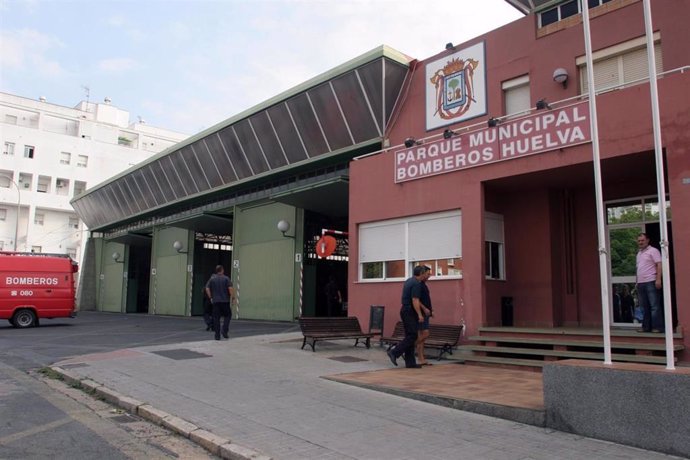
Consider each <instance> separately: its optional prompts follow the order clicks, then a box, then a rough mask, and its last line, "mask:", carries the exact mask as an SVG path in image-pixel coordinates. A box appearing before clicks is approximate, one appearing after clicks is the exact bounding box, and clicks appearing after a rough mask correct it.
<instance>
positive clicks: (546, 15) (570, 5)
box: [539, 0, 611, 27]
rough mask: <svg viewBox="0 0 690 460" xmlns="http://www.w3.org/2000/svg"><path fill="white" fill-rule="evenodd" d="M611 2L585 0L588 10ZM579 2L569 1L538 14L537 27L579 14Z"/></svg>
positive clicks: (606, 0)
mask: <svg viewBox="0 0 690 460" xmlns="http://www.w3.org/2000/svg"><path fill="white" fill-rule="evenodd" d="M610 1H611V0H587V3H588V5H589V8H590V9H592V8H595V7H597V6H599V5H603V4H604V3H608V2H610ZM580 11H581V10H580V2H579V0H569V1H565V2H562V3H561V4H560V5H557V6H554V7H553V8H549V9H548V10H545V11H542V12H541V13H539V27H544V26H548V25H549V24H553V23H554V22H558V21H561V20H563V19H565V18H569V17H570V16H575V15H576V14H579V13H580Z"/></svg>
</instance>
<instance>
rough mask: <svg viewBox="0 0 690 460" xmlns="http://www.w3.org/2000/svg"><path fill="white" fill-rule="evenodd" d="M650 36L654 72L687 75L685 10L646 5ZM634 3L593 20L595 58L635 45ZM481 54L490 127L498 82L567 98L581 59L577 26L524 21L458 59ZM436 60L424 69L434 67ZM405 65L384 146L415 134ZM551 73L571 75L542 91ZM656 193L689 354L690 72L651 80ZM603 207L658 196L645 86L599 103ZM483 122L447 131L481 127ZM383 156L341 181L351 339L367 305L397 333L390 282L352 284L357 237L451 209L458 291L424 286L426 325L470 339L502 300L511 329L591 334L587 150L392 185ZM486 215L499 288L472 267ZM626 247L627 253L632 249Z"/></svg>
mask: <svg viewBox="0 0 690 460" xmlns="http://www.w3.org/2000/svg"><path fill="white" fill-rule="evenodd" d="M652 6H653V19H654V28H655V30H656V31H660V33H661V40H662V54H663V62H664V64H663V65H664V69H665V70H671V69H674V68H678V67H681V66H688V65H690V47H688V46H687V44H688V43H690V32H689V30H690V28H687V27H686V25H685V24H684V20H683V19H684V18H685V19H686V18H688V17H690V2H684V1H680V0H668V1H665V2H653V5H652ZM642 14H643V13H642V3H641V2H638V3H634V4H632V5H630V6H627V7H624V8H621V9H618V10H615V11H613V12H611V13H608V14H605V15H602V16H599V17H597V18H595V19H593V21H592V43H593V47H594V49H595V51H596V50H597V49H601V48H606V47H609V46H612V45H615V44H617V43H621V42H624V41H627V40H630V39H633V38H637V37H640V36H643V35H644V22H643V16H642ZM482 40H483V41H485V46H486V61H487V92H488V114H489V115H494V116H500V115H502V114H503V113H504V109H503V101H502V99H503V97H502V90H501V82H502V81H505V80H509V79H512V78H516V77H518V76H521V75H524V74H527V73H528V74H529V77H530V90H531V99H532V101H536V100H537V99H541V98H546V99H547V100H548V101H551V102H555V101H558V100H562V99H565V98H569V97H573V96H576V95H577V94H578V92H579V86H580V85H579V81H578V80H579V74H578V71H577V67H576V64H575V60H576V58H577V57H579V56H581V55H583V54H584V44H583V35H582V26H581V25H577V26H573V27H570V28H568V29H565V30H562V31H559V32H556V33H553V34H551V35H548V36H545V37H543V38H539V39H537V38H536V31H535V18H534V17H532V16H528V17H525V18H523V19H521V20H518V21H515V22H514V23H511V24H508V25H507V26H505V27H502V28H500V29H497V30H495V31H493V32H490V33H488V34H486V35H483V36H480V37H477V38H476V39H473V40H471V41H469V42H467V43H465V44H462V45H458V46H457V48H458V49H462V48H465V47H467V46H469V45H472V44H474V43H477V42H479V41H482ZM444 54H445V52H444V53H440V54H438V55H436V56H432V57H430V58H428V60H429V61H431V60H435V59H438V58H439V57H442V56H443V55H444ZM425 62H426V61H421V62H419V63H418V64H417V68H416V70H414V72H413V75H412V77H411V80H410V89H409V92H408V94H407V96H406V99H405V100H404V102H403V103H402V104H401V105H400V107H399V110H398V113H396V115H395V117H394V123H393V125H392V126H391V127H390V129H389V131H388V133H387V136H388V138H389V140H390V144H391V145H400V144H401V143H402V142H403V140H404V139H405V138H407V137H409V136H414V137H416V138H418V139H420V138H425V137H428V136H431V135H439V134H440V133H441V132H442V128H441V129H439V130H436V131H433V132H427V131H425V119H424V114H425V110H426V108H425V81H424V79H425V76H424V63H425ZM556 67H564V68H566V69H567V70H568V72H569V74H570V79H569V84H568V87H567V88H566V89H564V88H563V87H562V86H561V85H558V84H556V83H554V82H553V81H552V73H553V70H554V69H555V68H556ZM659 94H660V106H661V119H662V125H663V126H662V137H663V145H664V148H665V150H666V158H667V171H668V174H667V175H668V185H667V192H668V193H669V194H670V196H671V202H672V205H673V210H672V215H673V236H674V241H673V250H674V254H675V264H676V265H675V271H676V303H677V305H678V318H679V323H680V324H681V325H682V326H683V327H684V330H685V331H686V334H685V335H686V347H690V339H689V338H688V335H690V334H688V333H690V262H688V261H690V183H683V181H684V180H685V181H686V182H688V181H690V154H689V152H688V146H689V145H690V134H689V132H690V130H689V129H688V126H690V69H689V70H686V72H685V73H683V74H681V73H674V74H672V75H668V76H666V77H664V78H663V79H660V80H659ZM597 105H598V117H599V118H598V121H599V123H598V127H599V134H600V153H601V158H602V176H603V181H604V187H603V188H604V199H605V200H611V199H619V198H624V197H635V196H640V195H647V194H656V177H655V174H654V153H653V150H654V142H653V137H652V122H651V104H650V93H649V85H648V84H641V85H637V86H633V87H630V88H625V89H621V90H617V91H612V92H609V93H606V94H603V95H601V96H599V97H598V98H597ZM487 118H488V116H486V117H480V118H478V119H474V120H469V121H467V122H465V123H461V124H457V125H453V126H450V128H452V129H457V128H459V127H462V126H463V125H471V124H476V123H478V122H484V121H485V120H486V119H487ZM393 171H394V158H393V151H386V152H382V153H381V154H378V155H375V156H371V157H367V158H363V159H360V160H357V161H353V162H352V163H351V168H350V174H351V176H350V184H351V187H350V229H349V230H350V235H351V238H350V255H351V257H350V261H351V263H350V267H349V270H350V273H349V279H350V280H351V282H350V286H349V300H350V301H349V308H350V312H351V313H352V314H355V315H357V316H359V317H360V318H361V320H362V323H363V327H367V324H368V320H369V305H375V304H379V305H385V306H386V315H385V328H386V331H391V330H392V327H393V325H394V323H395V322H396V321H397V320H398V309H399V303H400V300H399V299H400V289H401V286H402V283H400V282H378V283H371V282H359V281H357V280H358V261H357V253H358V241H357V235H358V228H359V224H361V223H366V222H372V221H379V220H385V219H392V218H397V217H403V216H410V215H417V214H427V213H432V212H439V211H444V210H452V209H461V210H462V251H463V279H461V280H433V278H432V280H431V281H429V286H430V289H431V293H432V298H433V300H434V305H435V313H436V321H438V322H439V323H459V322H460V321H463V320H464V321H465V322H466V323H467V326H468V333H469V334H474V333H476V331H477V329H478V328H479V327H480V326H482V325H499V324H500V321H501V311H500V301H501V297H502V296H512V297H513V298H514V319H515V325H516V326H520V325H525V326H530V325H531V326H551V325H566V326H571V325H580V326H595V325H601V294H600V285H599V256H598V241H597V215H596V208H595V196H594V179H593V164H592V146H591V144H585V145H580V146H575V147H570V148H566V149H563V150H562V151H555V152H546V153H542V154H537V155H533V156H528V157H524V158H519V159H515V160H509V161H504V162H499V163H493V164H488V165H484V166H481V167H476V168H471V169H466V170H461V171H456V172H452V173H447V174H442V175H439V176H434V177H429V178H424V179H418V180H413V181H409V182H404V183H400V184H396V183H394V179H393V177H394V174H393ZM564 195H567V196H569V197H570V198H569V199H570V200H571V201H570V202H571V203H572V208H571V209H572V216H573V224H572V228H573V232H574V233H573V235H572V237H571V238H572V244H573V245H574V248H575V253H574V255H573V257H574V262H573V267H574V271H573V273H572V274H571V276H572V284H573V291H572V292H568V290H567V289H566V286H567V284H568V283H566V278H567V275H566V272H567V270H566V269H565V268H564V265H565V255H564V247H565V245H566V244H567V241H565V239H564V223H563V222H564V221H563V220H562V217H561V216H562V214H563V212H564V211H563V210H564V206H565V204H564V203H565V201H564V198H563V196H564ZM484 210H486V211H490V212H496V213H499V214H502V215H503V216H504V222H505V232H506V235H505V248H506V249H505V250H506V264H507V265H506V280H505V281H487V280H485V279H484V268H483V263H484V262H483V258H484V251H483V231H484V228H483V227H484V225H483V213H484ZM631 244H634V242H631Z"/></svg>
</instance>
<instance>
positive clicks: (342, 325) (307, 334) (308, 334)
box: [299, 316, 376, 351]
mask: <svg viewBox="0 0 690 460" xmlns="http://www.w3.org/2000/svg"><path fill="white" fill-rule="evenodd" d="M299 327H300V329H302V335H304V340H303V341H302V349H303V350H304V346H305V345H307V340H311V343H310V344H309V345H310V346H311V351H316V350H315V346H316V342H318V341H320V340H338V339H356V340H355V345H354V346H357V345H358V344H359V343H360V340H362V342H361V343H363V344H364V345H365V346H366V347H367V348H370V347H371V338H372V337H373V336H374V335H376V334H373V333H367V332H363V331H362V328H361V327H360V325H359V320H358V319H357V318H356V317H354V316H348V317H320V318H314V317H301V318H300V319H299Z"/></svg>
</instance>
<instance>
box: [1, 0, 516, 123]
mask: <svg viewBox="0 0 690 460" xmlns="http://www.w3.org/2000/svg"><path fill="white" fill-rule="evenodd" d="M520 17H522V14H521V13H520V12H518V11H517V10H516V9H515V8H514V7H512V6H511V5H509V4H508V3H507V2H505V1H504V0H434V1H431V0H117V1H111V0H0V92H4V93H10V94H14V95H18V96H23V97H27V98H31V99H38V98H39V97H41V96H44V97H45V98H46V99H47V101H48V102H50V103H53V104H58V105H62V106H66V107H74V106H76V105H77V104H78V103H79V102H80V101H82V100H87V93H88V99H89V100H90V101H91V102H102V101H103V100H104V98H105V97H109V98H110V99H111V100H112V104H113V105H114V106H116V107H118V108H120V109H123V110H126V111H128V112H129V114H130V121H131V122H135V121H137V119H138V117H141V118H142V119H143V120H145V121H146V123H147V124H149V125H152V126H156V127H160V128H166V129H171V130H174V131H178V132H182V133H186V134H195V133H197V132H200V131H202V130H204V129H206V128H209V127H211V126H213V125H215V124H216V123H219V122H221V121H223V120H226V119H228V118H230V117H232V116H234V115H236V114H238V113H240V112H242V111H244V110H246V109H249V108H251V107H253V106H255V105H257V104H259V103H261V102H263V101H265V100H267V99H270V98H272V97H274V96H277V95H278V94H280V93H282V92H283V91H286V90H288V89H290V88H292V87H294V86H297V85H299V84H301V83H303V82H304V81H306V80H309V79H310V78H313V77H315V76H317V75H320V74H322V73H324V72H326V71H328V70H330V69H332V68H334V67H337V66H339V65H340V64H343V63H345V62H347V61H349V60H350V59H353V58H355V57H357V56H359V55H361V54H364V53H366V52H367V51H370V50H372V49H374V48H377V47H379V46H381V45H388V46H390V47H392V48H394V49H396V50H398V51H400V52H402V53H404V54H406V55H408V56H411V57H413V58H416V59H420V60H421V59H425V58H428V57H430V56H433V55H434V54H436V53H439V52H441V51H443V50H444V48H445V44H446V43H448V42H452V43H454V44H461V43H463V42H465V41H467V40H469V39H472V38H474V37H476V36H478V35H481V34H484V33H486V32H489V31H491V30H493V29H495V28H497V27H500V26H502V25H504V24H507V23H509V22H512V21H514V20H516V19H519V18H520ZM87 88H88V89H87Z"/></svg>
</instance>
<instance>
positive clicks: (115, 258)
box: [110, 252, 125, 264]
mask: <svg viewBox="0 0 690 460" xmlns="http://www.w3.org/2000/svg"><path fill="white" fill-rule="evenodd" d="M110 257H112V258H113V260H114V261H115V263H118V264H124V263H125V261H124V260H120V253H119V252H113V255H112V256H110Z"/></svg>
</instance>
